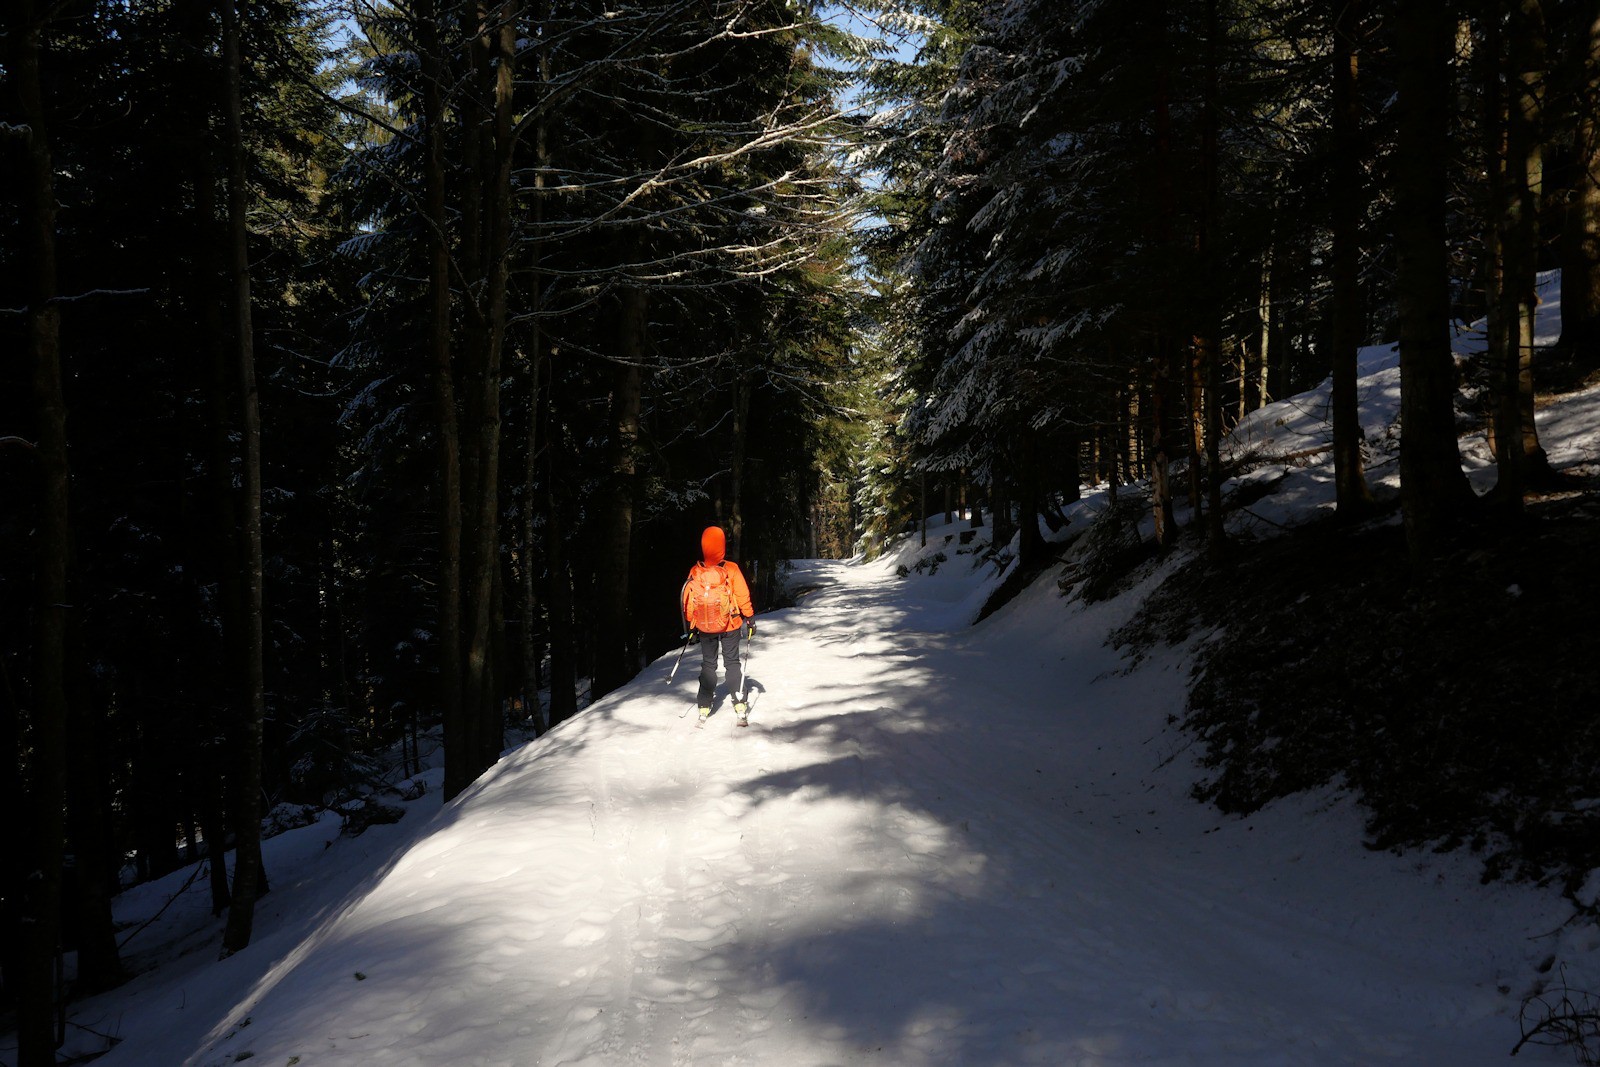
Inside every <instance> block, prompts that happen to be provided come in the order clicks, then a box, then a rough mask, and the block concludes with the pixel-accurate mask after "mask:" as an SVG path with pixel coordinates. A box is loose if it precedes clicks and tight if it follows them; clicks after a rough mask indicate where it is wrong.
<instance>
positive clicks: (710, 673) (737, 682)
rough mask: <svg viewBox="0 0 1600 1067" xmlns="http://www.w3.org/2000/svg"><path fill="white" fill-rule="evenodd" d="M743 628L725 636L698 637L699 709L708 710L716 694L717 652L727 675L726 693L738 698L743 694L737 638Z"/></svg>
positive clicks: (742, 673) (730, 631)
mask: <svg viewBox="0 0 1600 1067" xmlns="http://www.w3.org/2000/svg"><path fill="white" fill-rule="evenodd" d="M743 632H744V627H742V626H741V627H740V628H739V629H737V630H729V631H728V632H727V633H725V634H701V635H700V707H702V708H709V707H710V706H711V698H712V697H713V696H715V695H716V692H717V652H718V650H719V649H720V650H721V652H722V666H723V669H724V670H725V671H727V674H728V692H729V693H732V694H733V695H734V696H735V697H738V696H739V695H740V694H741V693H743V692H744V672H743V671H742V670H741V669H740V667H739V638H740V635H741V634H742V633H743Z"/></svg>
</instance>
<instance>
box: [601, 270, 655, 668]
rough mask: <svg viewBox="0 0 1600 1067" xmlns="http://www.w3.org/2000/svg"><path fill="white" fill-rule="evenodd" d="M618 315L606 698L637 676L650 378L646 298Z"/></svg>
mask: <svg viewBox="0 0 1600 1067" xmlns="http://www.w3.org/2000/svg"><path fill="white" fill-rule="evenodd" d="M619 304H620V305H621V306H620V308H619V314H618V317H617V358H618V360H619V361H620V363H619V366H618V367H617V370H616V374H615V378H614V382H613V385H612V392H611V446H610V449H609V452H610V455H609V461H608V463H607V464H606V467H607V470H608V471H609V472H610V475H611V478H612V481H613V487H612V492H611V494H610V500H609V502H608V506H607V508H606V511H605V517H604V519H603V520H602V523H601V527H600V537H601V543H602V546H603V549H604V550H603V551H602V552H601V556H600V558H601V567H600V573H599V575H598V577H597V580H596V587H597V588H596V596H595V599H596V601H597V603H596V605H595V616H596V619H595V622H596V629H597V632H596V634H595V639H594V653H595V665H594V678H593V682H592V685H593V692H594V697H595V699H596V700H598V699H599V698H600V697H602V696H604V695H605V694H607V693H609V692H611V691H612V690H614V689H617V688H618V687H620V686H621V685H622V684H623V683H624V682H626V681H627V680H628V679H629V678H630V677H631V676H632V672H631V671H630V670H629V665H628V647H629V633H630V630H631V628H632V621H631V618H630V615H631V612H630V611H629V610H628V588H629V577H630V576H629V570H630V561H631V558H632V549H633V496H634V476H635V474H636V472H637V468H638V457H637V455H636V451H637V448H638V441H639V413H640V402H641V392H642V388H643V382H644V374H643V370H642V367H641V365H642V363H643V360H644V342H645V308H646V296H645V292H644V290H643V289H639V288H637V287H629V288H626V289H624V290H622V293H621V295H620V299H619Z"/></svg>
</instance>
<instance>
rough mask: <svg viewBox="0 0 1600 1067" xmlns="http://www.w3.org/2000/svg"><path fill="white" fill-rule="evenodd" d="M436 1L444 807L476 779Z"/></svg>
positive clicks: (427, 159) (426, 57) (431, 10)
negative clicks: (468, 697)
mask: <svg viewBox="0 0 1600 1067" xmlns="http://www.w3.org/2000/svg"><path fill="white" fill-rule="evenodd" d="M438 16H439V12H438V6H437V0H419V4H418V9H417V37H418V52H419V57H418V58H419V60H420V63H421V73H422V126H423V137H424V138H425V139H426V142H427V143H426V146H425V152H424V155H423V174H422V178H423V205H424V206H423V212H424V217H425V221H426V225H427V230H428V348H429V351H430V353H431V357H432V364H433V398H434V409H435V412H434V414H435V418H436V419H437V420H438V431H439V434H438V472H439V474H438V477H439V485H438V491H439V575H438V592H437V597H436V600H435V603H436V605H437V611H438V616H439V617H438V619H437V622H436V629H437V645H438V671H439V690H438V698H439V707H440V716H441V718H442V720H443V724H444V761H445V762H444V767H445V773H444V788H443V794H444V799H445V800H449V799H450V798H452V797H454V796H455V795H456V794H458V793H460V792H461V791H462V790H463V789H465V788H466V787H467V786H468V785H469V784H471V782H472V780H473V778H475V777H476V776H477V772H476V769H475V768H474V767H473V762H474V760H473V754H472V751H471V746H470V744H469V743H468V737H469V734H468V730H467V723H466V711H465V708H464V706H463V703H462V689H461V625H462V624H461V539H462V531H461V429H460V425H459V423H458V421H457V415H456V385H455V362H454V357H453V355H452V352H451V343H450V341H451V327H450V312H451V294H450V246H449V231H448V226H449V222H448V216H447V215H446V209H445V171H444V122H445V118H444V85H445V69H444V58H443V42H442V41H441V39H440V33H439V17H438Z"/></svg>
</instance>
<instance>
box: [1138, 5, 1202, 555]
mask: <svg viewBox="0 0 1600 1067" xmlns="http://www.w3.org/2000/svg"><path fill="white" fill-rule="evenodd" d="M1159 7H1160V9H1161V13H1160V16H1159V17H1158V18H1157V19H1156V25H1157V26H1165V25H1166V21H1167V15H1166V5H1165V3H1162V4H1160V5H1159ZM1161 52H1162V54H1161V56H1160V58H1159V59H1157V61H1156V63H1157V65H1156V70H1155V87H1154V88H1155V96H1154V100H1153V111H1154V119H1155V124H1154V125H1155V130H1154V133H1155V161H1154V165H1155V169H1156V174H1155V181H1156V189H1157V192H1156V197H1157V202H1156V244H1157V246H1158V247H1159V248H1162V249H1166V250H1169V251H1170V250H1171V249H1172V246H1173V244H1174V242H1175V241H1176V235H1177V217H1178V197H1177V188H1176V181H1177V178H1176V175H1175V174H1174V164H1173V146H1172V99H1171V96H1172V85H1171V80H1172V79H1171V72H1170V71H1169V70H1168V69H1167V68H1168V63H1169V59H1168V57H1167V55H1166V54H1165V52H1166V44H1165V42H1164V41H1163V42H1162V46H1161ZM1165 295H1166V297H1167V301H1166V302H1167V304H1168V306H1169V307H1174V308H1176V307H1180V306H1182V301H1181V300H1178V299H1176V297H1177V294H1176V293H1167V294H1165ZM1167 325H1168V329H1162V330H1159V331H1158V334H1157V337H1156V340H1155V348H1154V351H1153V352H1152V355H1153V356H1154V365H1153V368H1152V374H1151V379H1150V395H1151V400H1152V401H1153V403H1152V404H1151V411H1150V415H1151V431H1150V452H1149V454H1150V465H1151V472H1150V508H1151V515H1152V518H1153V520H1154V523H1155V542H1156V546H1157V548H1159V549H1162V550H1165V549H1167V548H1169V547H1171V546H1172V545H1173V544H1175V543H1176V542H1177V537H1178V530H1177V523H1176V520H1175V519H1174V517H1173V495H1172V477H1171V475H1172V463H1173V461H1174V460H1175V459H1177V458H1178V454H1179V452H1180V451H1181V446H1180V445H1179V443H1178V434H1177V431H1176V426H1177V420H1178V419H1179V418H1180V417H1181V409H1182V406H1183V405H1182V397H1183V393H1182V392H1181V390H1183V389H1184V388H1185V385H1186V383H1187V380H1188V375H1189V373H1190V372H1189V371H1188V370H1187V368H1186V367H1185V366H1184V362H1183V351H1182V347H1181V345H1180V344H1179V343H1176V342H1174V341H1173V340H1172V337H1173V335H1172V334H1171V333H1170V326H1171V324H1167ZM1194 459H1195V461H1196V462H1198V460H1199V456H1198V455H1195V456H1194Z"/></svg>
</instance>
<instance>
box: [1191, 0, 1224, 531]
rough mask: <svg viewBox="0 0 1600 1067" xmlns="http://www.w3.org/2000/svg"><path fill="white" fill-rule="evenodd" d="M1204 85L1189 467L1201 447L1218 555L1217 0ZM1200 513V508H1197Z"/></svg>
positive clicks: (1210, 18) (1211, 12) (1208, 5)
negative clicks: (1196, 426) (1198, 417)
mask: <svg viewBox="0 0 1600 1067" xmlns="http://www.w3.org/2000/svg"><path fill="white" fill-rule="evenodd" d="M1205 27H1206V58H1205V62H1206V86H1205V100H1204V103H1203V105H1202V111H1203V117H1202V128H1201V149H1200V155H1201V167H1202V170H1203V172H1204V178H1203V181H1204V186H1205V189H1204V195H1203V198H1202V203H1203V215H1202V219H1201V225H1200V233H1199V249H1198V252H1199V255H1198V257H1197V259H1198V262H1199V264H1200V275H1201V276H1200V292H1201V294H1202V298H1201V306H1200V309H1199V312H1200V322H1201V327H1200V330H1199V332H1198V335H1197V336H1196V338H1195V346H1194V347H1195V357H1196V359H1197V360H1198V361H1199V364H1200V375H1201V376H1202V378H1203V380H1202V385H1203V397H1202V412H1203V417H1204V434H1203V438H1202V440H1201V441H1200V442H1197V443H1196V448H1195V452H1194V459H1193V460H1192V461H1191V462H1192V464H1193V466H1195V467H1196V468H1198V467H1199V466H1200V454H1201V448H1204V450H1205V459H1206V464H1205V465H1206V472H1207V477H1206V527H1205V528H1206V546H1207V550H1208V551H1209V552H1210V553H1211V555H1212V556H1213V557H1214V558H1215V557H1220V556H1221V555H1222V552H1223V549H1224V545H1225V544H1226V541H1227V537H1226V527H1225V524H1224V519H1225V516H1224V515H1223V514H1222V444H1221V442H1222V311H1221V301H1220V300H1219V299H1218V297H1217V294H1216V290H1215V284H1214V281H1213V279H1215V278H1216V277H1217V276H1218V275H1219V274H1220V273H1221V270H1220V268H1219V267H1218V265H1217V258H1218V257H1217V255H1216V249H1217V247H1218V246H1219V245H1220V244H1221V229H1222V196H1221V179H1220V177H1219V171H1220V170H1221V166H1222V163H1221V160H1220V159H1219V158H1218V157H1219V152H1220V146H1219V144H1218V140H1219V127H1220V125H1221V119H1220V117H1219V114H1218V113H1219V110H1220V108H1221V101H1220V99H1219V98H1220V96H1221V87H1220V81H1221V74H1220V63H1221V60H1220V40H1219V38H1220V37H1221V34H1222V26H1221V23H1220V20H1219V19H1218V17H1217V0H1206V2H1205ZM1197 514H1198V512H1197Z"/></svg>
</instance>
